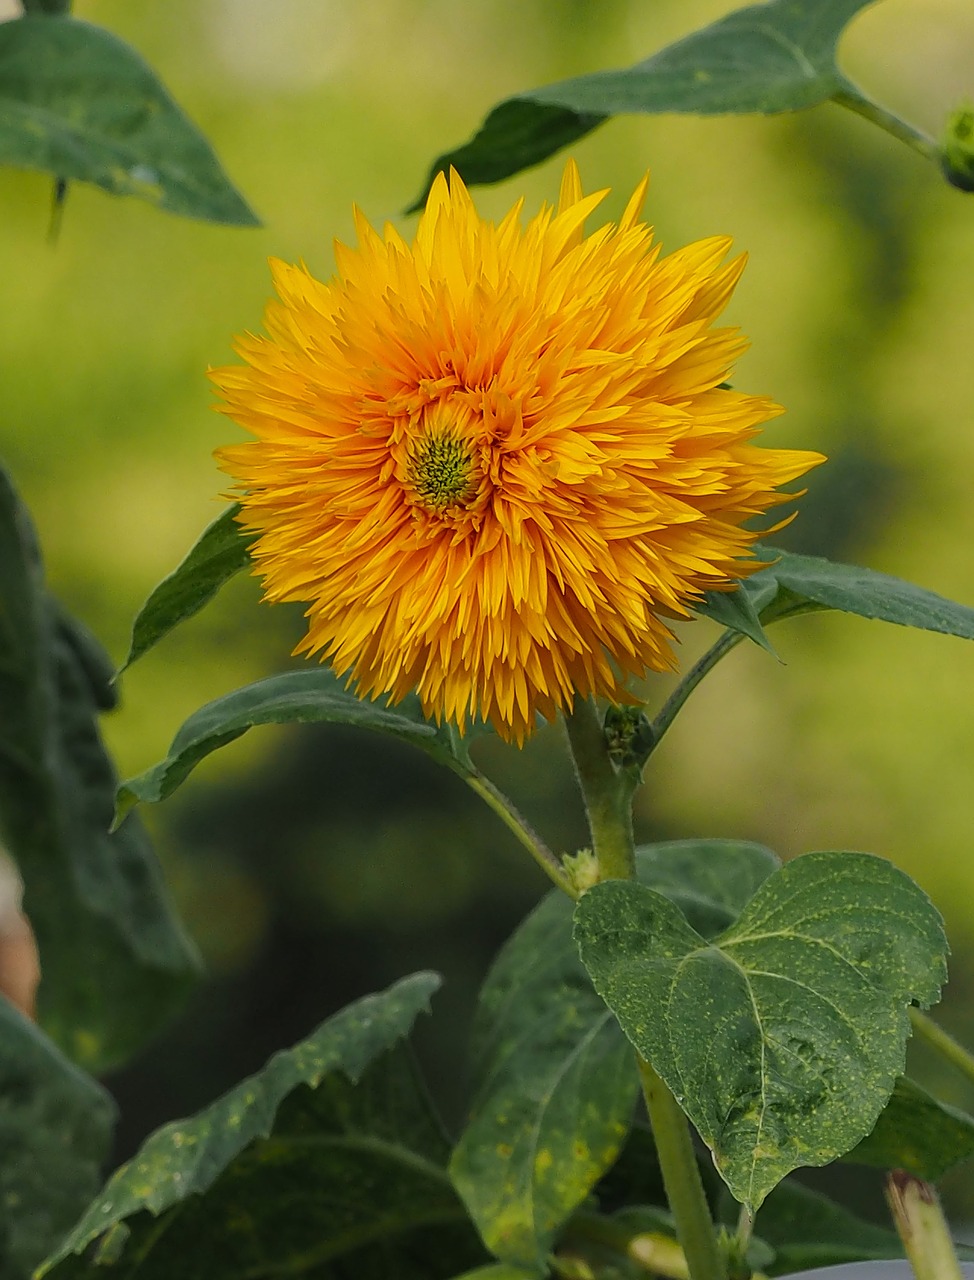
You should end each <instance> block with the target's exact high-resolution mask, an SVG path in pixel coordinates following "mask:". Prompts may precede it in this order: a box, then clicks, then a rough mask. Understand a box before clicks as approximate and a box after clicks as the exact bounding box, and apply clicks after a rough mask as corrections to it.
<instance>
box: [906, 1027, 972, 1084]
mask: <svg viewBox="0 0 974 1280" xmlns="http://www.w3.org/2000/svg"><path fill="white" fill-rule="evenodd" d="M910 1021H911V1022H912V1024H913V1030H914V1032H915V1033H916V1034H917V1035H918V1036H919V1037H920V1039H921V1040H924V1041H925V1042H926V1043H927V1044H928V1045H929V1046H930V1048H931V1049H934V1050H935V1051H936V1052H937V1053H939V1054H940V1056H941V1057H942V1058H945V1059H946V1060H947V1061H948V1062H949V1063H950V1064H951V1066H954V1067H956V1068H957V1070H958V1071H959V1072H960V1073H961V1074H962V1075H964V1076H966V1077H967V1079H968V1080H969V1081H970V1082H971V1083H972V1084H974V1053H971V1052H970V1051H969V1050H968V1049H965V1048H964V1046H963V1045H962V1044H960V1043H959V1042H958V1041H957V1040H955V1039H954V1037H953V1036H952V1035H950V1033H949V1032H947V1031H945V1030H944V1029H943V1027H939V1026H938V1025H937V1024H936V1022H934V1020H933V1018H930V1017H928V1016H927V1014H925V1013H921V1011H920V1010H919V1009H915V1008H914V1009H911V1010H910Z"/></svg>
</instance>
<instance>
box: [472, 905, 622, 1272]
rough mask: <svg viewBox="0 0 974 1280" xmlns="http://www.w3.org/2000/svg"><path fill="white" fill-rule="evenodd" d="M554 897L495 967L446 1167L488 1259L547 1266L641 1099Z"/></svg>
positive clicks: (564, 909)
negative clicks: (458, 1132)
mask: <svg viewBox="0 0 974 1280" xmlns="http://www.w3.org/2000/svg"><path fill="white" fill-rule="evenodd" d="M571 917H572V904H571V902H570V900H569V899H568V898H566V897H565V896H564V895H563V894H558V893H553V894H550V895H549V896H548V897H547V898H545V900H544V901H543V902H542V903H541V904H540V905H539V906H538V907H537V908H536V909H535V911H533V912H532V913H531V915H529V916H528V917H527V919H526V920H525V921H524V923H523V924H522V925H521V926H520V928H519V929H518V930H517V932H516V933H515V934H514V935H513V937H512V938H511V939H510V940H509V941H508V943H507V944H506V946H505V947H504V948H503V950H502V951H501V953H500V955H499V956H498V958H497V961H496V962H495V964H494V967H493V968H492V970H491V972H490V974H489V975H488V978H487V981H486V982H485V984H484V987H483V990H482V992H481V995H480V1005H479V1008H478V1013H477V1021H476V1025H475V1028H474V1040H473V1048H472V1055H471V1056H472V1061H473V1062H474V1064H475V1066H476V1069H477V1072H478V1093H477V1098H476V1101H475V1103H474V1106H473V1108H472V1114H471V1118H470V1120H469V1123H468V1124H467V1127H466V1129H465V1130H464V1133H463V1135H462V1136H461V1138H460V1141H459V1142H458V1144H457V1146H456V1149H455V1151H454V1153H453V1158H452V1160H451V1162H450V1174H451V1177H452V1178H453V1183H454V1185H455V1186H456V1188H457V1190H458V1191H459V1192H460V1195H461V1196H462V1197H463V1200H464V1203H465V1204H466V1206H467V1208H468V1209H469V1211H470V1214H471V1216H472V1217H473V1219H474V1221H475V1222H476V1223H477V1226H478V1227H479V1229H480V1233H481V1235H482V1236H483V1238H484V1241H485V1243H486V1245H487V1247H488V1248H489V1249H490V1250H491V1252H492V1253H494V1254H496V1255H497V1256H498V1257H499V1258H500V1259H502V1261H504V1262H507V1263H512V1264H519V1265H522V1266H527V1267H538V1266H540V1265H541V1264H542V1263H543V1261H544V1258H545V1255H546V1254H547V1253H548V1250H549V1248H550V1245H551V1242H552V1240H553V1239H554V1236H555V1234H556V1232H557V1231H558V1229H559V1228H560V1227H561V1226H562V1225H563V1224H564V1223H565V1222H566V1221H567V1219H568V1218H569V1216H570V1215H571V1213H572V1212H573V1211H574V1209H576V1208H577V1206H578V1205H579V1204H580V1203H581V1202H582V1201H583V1200H584V1199H585V1197H586V1196H587V1195H588V1193H589V1192H590V1191H591V1189H592V1187H593V1186H594V1185H595V1183H596V1182H597V1181H598V1179H599V1178H600V1177H601V1176H602V1174H603V1173H605V1171H606V1170H607V1169H608V1168H609V1167H610V1166H611V1164H612V1163H613V1161H614V1160H615V1158H616V1156H617V1155H618V1153H619V1150H620V1148H621V1146H622V1144H623V1141H624V1140H625V1137H626V1134H627V1132H628V1130H629V1126H630V1124H631V1122H632V1116H633V1108H634V1106H635V1102H636V1097H637V1094H638V1089H639V1082H638V1076H637V1074H636V1069H635V1063H634V1061H633V1056H632V1051H631V1049H630V1047H629V1045H628V1044H627V1043H626V1040H625V1038H624V1037H623V1035H622V1034H621V1032H620V1030H619V1026H618V1024H617V1023H616V1021H615V1019H614V1018H613V1017H612V1015H611V1014H610V1013H609V1011H608V1010H607V1009H606V1007H605V1005H604V1004H603V1003H602V1001H601V1000H600V999H599V997H598V996H597V995H596V994H595V992H594V990H593V989H592V985H591V983H590V982H589V979H588V975H587V974H586V973H585V970H584V969H583V968H582V966H581V964H580V962H579V959H578V952H577V950H576V948H575V946H574V943H573V941H572V934H571Z"/></svg>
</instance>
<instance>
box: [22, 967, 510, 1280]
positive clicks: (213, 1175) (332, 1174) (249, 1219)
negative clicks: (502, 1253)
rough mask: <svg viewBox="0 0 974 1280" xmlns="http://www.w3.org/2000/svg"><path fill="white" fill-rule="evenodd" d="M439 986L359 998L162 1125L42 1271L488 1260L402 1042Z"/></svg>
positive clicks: (230, 1273) (250, 1270)
mask: <svg viewBox="0 0 974 1280" xmlns="http://www.w3.org/2000/svg"><path fill="white" fill-rule="evenodd" d="M438 985H439V979H438V978H437V977H436V975H435V974H430V973H419V974H414V975H413V976H412V977H410V978H405V979H403V980H402V981H401V982H398V983H396V984H395V985H394V986H392V987H390V988H389V989H388V990H387V991H385V992H383V993H382V994H380V995H375V996H367V997H366V998H365V999H363V1000H358V1001H356V1002H355V1003H354V1004H352V1005H350V1006H348V1008H346V1009H343V1010H342V1011H341V1012H340V1013H337V1014H335V1016H334V1017H332V1018H329V1019H328V1021H327V1022H325V1023H323V1024H322V1025H321V1026H320V1027H319V1028H318V1030H317V1031H315V1032H314V1033H313V1034H312V1035H311V1036H309V1037H308V1038H307V1039H306V1040H304V1041H302V1042H301V1043H300V1044H298V1045H296V1046H295V1047H294V1048H292V1049H288V1050H284V1051H282V1052H280V1053H277V1054H275V1055H274V1057H272V1058H271V1059H270V1061H269V1062H268V1063H267V1064H266V1066H265V1067H264V1068H263V1069H262V1070H261V1071H259V1072H258V1073H257V1074H256V1075H254V1076H251V1077H250V1078H249V1079H247V1080H244V1081H242V1082H241V1083H240V1084H239V1085H237V1086H236V1088H234V1089H231V1090H230V1092H229V1093H227V1094H225V1095H224V1096H223V1097H222V1098H220V1099H219V1100H218V1101H216V1102H215V1103H213V1104H212V1106H210V1107H207V1108H206V1110H204V1111H202V1112H200V1113H199V1115H197V1116H195V1117H194V1118H193V1119H190V1120H183V1121H178V1122H176V1123H174V1124H169V1125H166V1126H165V1127H164V1128H162V1129H160V1130H158V1131H157V1132H156V1133H154V1134H153V1135H152V1136H151V1137H150V1138H149V1139H148V1140H147V1141H146V1142H145V1144H144V1145H143V1147H142V1148H141V1150H140V1151H139V1152H138V1153H137V1154H136V1156H135V1157H134V1158H133V1159H132V1160H131V1161H129V1163H128V1164H124V1165H122V1167H121V1168H120V1169H118V1170H117V1171H116V1173H115V1174H114V1175H113V1176H112V1178H111V1179H110V1180H109V1182H108V1184H107V1185H106V1187H105V1189H104V1191H103V1192H102V1193H101V1194H100V1195H99V1196H98V1198H97V1199H96V1200H95V1201H94V1203H93V1204H92V1205H91V1206H90V1208H89V1209H88V1211H87V1213H86V1214H85V1216H84V1217H83V1218H82V1220H81V1221H80V1222H79V1223H78V1224H77V1226H76V1227H75V1228H74V1230H73V1231H72V1232H71V1233H70V1235H69V1236H68V1238H67V1239H66V1240H65V1241H64V1243H63V1244H62V1245H61V1246H60V1248H59V1249H58V1250H57V1251H56V1253H55V1254H54V1255H53V1256H52V1257H51V1258H49V1259H48V1261H47V1262H46V1263H45V1264H44V1265H43V1266H42V1267H41V1268H40V1271H39V1273H38V1275H39V1276H42V1275H53V1276H54V1277H56V1278H57V1280H65V1278H66V1277H79V1276H98V1277H102V1280H104V1277H105V1276H106V1275H108V1276H109V1277H114V1280H129V1278H132V1277H136V1276H137V1277H139V1280H149V1278H150V1277H169V1276H179V1277H180V1280H231V1278H233V1280H236V1277H239V1276H242V1275H253V1276H256V1275H261V1276H282V1277H283V1276H291V1277H297V1276H303V1275H307V1276H309V1277H314V1280H332V1278H334V1280H345V1278H346V1277H350V1276H355V1277H360V1278H361V1280H388V1277H390V1276H396V1277H397V1280H398V1278H399V1277H402V1280H440V1278H445V1277H449V1276H452V1275H455V1274H456V1272H458V1271H462V1270H464V1269H466V1268H469V1267H472V1266H476V1265H477V1264H478V1263H480V1262H483V1261H485V1259H484V1254H483V1250H482V1248H481V1246H480V1244H479V1242H478V1241H477V1238H476V1234H475V1232H474V1231H473V1228H472V1227H471V1225H470V1223H469V1221H468V1220H467V1218H466V1215H465V1214H464V1211H463V1206H462V1205H461V1204H460V1202H459V1200H458V1199H457V1197H456V1195H455V1193H454V1192H453V1189H452V1188H451V1186H450V1183H449V1179H448V1178H447V1175H446V1171H445V1168H444V1166H445V1163H446V1157H447V1154H448V1144H447V1141H446V1139H445V1137H444V1135H443V1133H442V1131H441V1129H440V1126H439V1122H438V1121H437V1119H436V1118H435V1116H434V1115H433V1114H432V1112H431V1111H430V1108H429V1103H428V1101H427V1098H426V1094H425V1092H424V1090H423V1088H422V1086H421V1084H420V1082H419V1081H418V1079H417V1076H416V1072H415V1069H414V1067H413V1064H412V1060H411V1058H410V1056H409V1055H408V1054H407V1053H406V1052H405V1051H404V1049H403V1047H402V1046H401V1045H399V1043H398V1042H399V1041H400V1040H401V1039H402V1038H403V1037H404V1036H406V1035H407V1034H408V1032H409V1030H410V1028H411V1027H412V1025H413V1022H414V1021H415V1019H416V1017H417V1016H418V1014H419V1013H420V1012H421V1011H422V1010H424V1009H426V1008H427V1007H428V1003H429V997H430V995H431V994H432V993H433V991H435V990H436V988H437V987H438ZM96 1242H97V1243H96Z"/></svg>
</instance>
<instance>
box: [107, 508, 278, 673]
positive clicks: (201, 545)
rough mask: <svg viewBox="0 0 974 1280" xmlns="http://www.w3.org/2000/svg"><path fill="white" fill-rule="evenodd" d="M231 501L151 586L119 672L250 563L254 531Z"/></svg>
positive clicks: (133, 627)
mask: <svg viewBox="0 0 974 1280" xmlns="http://www.w3.org/2000/svg"><path fill="white" fill-rule="evenodd" d="M239 511H240V503H239V502H235V503H234V504H233V505H232V506H230V507H228V508H227V509H226V511H224V512H223V513H222V514H221V515H219V516H217V518H216V519H215V520H214V521H213V522H212V523H211V524H210V525H208V526H207V528H206V529H204V531H203V532H202V534H200V537H199V539H198V540H197V542H196V544H195V545H194V546H193V548H192V549H191V551H190V552H189V554H188V555H187V556H186V558H185V559H184V560H183V561H182V563H181V564H180V565H179V566H178V567H177V568H176V569H174V570H173V572H172V573H171V574H169V576H168V577H166V578H163V580H162V582H160V583H159V585H158V586H157V587H156V588H155V590H154V591H153V592H152V594H151V595H150V596H149V598H148V600H146V602H145V604H144V605H143V606H142V608H141V609H140V610H139V613H138V616H137V617H136V619H135V622H134V624H133V626H132V642H131V644H130V645H129V651H128V656H127V657H126V659H125V661H124V662H123V663H122V665H121V667H120V668H119V673H121V672H122V671H124V670H125V669H126V667H130V666H131V665H132V663H133V662H135V660H136V659H137V658H141V657H142V655H143V654H144V653H147V652H148V651H149V649H151V648H152V647H153V645H156V644H158V643H159V641H160V640H161V639H162V638H163V636H165V635H167V634H168V633H169V632H170V631H171V630H172V629H173V627H175V626H178V624H179V623H180V622H185V621H186V619H187V618H192V617H193V615H194V614H197V613H199V611H200V610H201V609H202V608H203V606H204V605H205V604H209V602H210V601H211V600H212V599H213V597H214V596H215V595H216V593H217V592H218V591H219V590H220V588H221V587H222V586H223V584H224V583H225V582H229V580H230V579H231V578H233V577H234V576H235V575H236V574H238V573H239V572H240V570H241V569H246V568H247V566H248V565H249V564H250V547H251V544H252V543H253V541H254V538H255V536H256V535H255V534H248V533H245V532H244V530H243V529H242V528H241V527H240V525H239V524H238V523H237V521H236V518H235V517H236V516H237V513H238V512H239Z"/></svg>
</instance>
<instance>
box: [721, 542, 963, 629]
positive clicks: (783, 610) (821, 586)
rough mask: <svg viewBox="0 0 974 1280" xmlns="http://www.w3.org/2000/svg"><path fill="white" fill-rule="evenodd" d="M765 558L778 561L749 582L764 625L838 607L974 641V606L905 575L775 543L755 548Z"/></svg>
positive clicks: (745, 585) (843, 610)
mask: <svg viewBox="0 0 974 1280" xmlns="http://www.w3.org/2000/svg"><path fill="white" fill-rule="evenodd" d="M755 552H756V553H757V554H758V555H760V556H761V557H762V559H768V560H772V559H774V560H776V563H775V564H773V565H772V566H771V567H770V568H769V569H762V570H761V571H760V572H758V573H756V574H754V576H753V577H752V578H749V579H748V580H747V581H746V582H745V583H744V590H745V591H746V592H747V593H748V595H749V596H750V597H751V600H752V602H753V604H754V607H755V608H756V609H757V610H758V612H759V614H760V616H761V621H762V622H763V623H765V624H768V623H771V622H777V621H780V620H781V619H783V618H790V617H794V616H795V615H797V614H801V613H811V612H815V611H817V610H821V609H838V610H839V611H841V612H842V613H854V614H856V615H858V616H859V617H860V618H876V619H878V620H879V621H881V622H895V623H897V624H898V625H899V626H902V627H918V628H919V629H920V630H922V631H938V632H940V633H941V634H942V635H948V636H960V637H961V638H962V639H964V640H974V609H971V608H969V607H968V606H967V605H963V604H955V602H954V601H953V600H947V599H946V598H945V597H944V596H938V595H936V594H935V593H934V592H933V591H925V590H924V589H923V588H922V587H915V586H914V585H913V584H912V583H910V582H904V581H902V579H900V578H893V577H890V575H889V574H886V573H877V572H876V571H875V570H873V569H860V568H858V567H857V566H856V565H851V564H835V563H833V561H831V560H823V559H821V558H820V557H818V556H799V555H794V554H793V553H792V552H790V551H779V550H777V549H776V548H774V547H756V548H755Z"/></svg>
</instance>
